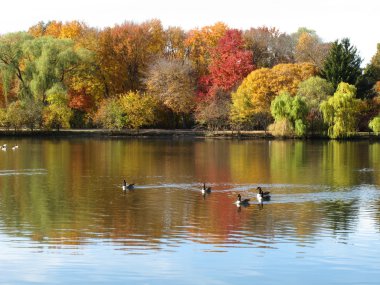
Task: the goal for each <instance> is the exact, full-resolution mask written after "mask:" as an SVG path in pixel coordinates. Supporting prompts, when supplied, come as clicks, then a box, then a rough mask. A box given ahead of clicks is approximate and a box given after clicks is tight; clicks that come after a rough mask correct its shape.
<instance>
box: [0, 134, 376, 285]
mask: <svg viewBox="0 0 380 285" xmlns="http://www.w3.org/2000/svg"><path fill="white" fill-rule="evenodd" d="M3 143H7V144H8V149H7V151H1V152H0V250H1V254H0V262H1V267H0V283H1V284H23V283H25V284H28V283H45V284H53V283H54V284H84V283H98V284H125V283H126V281H129V282H132V283H133V284H252V283H259V284H283V283H285V284H305V283H307V284H378V282H379V281H378V280H380V259H379V256H380V186H379V185H380V144H379V143H371V142H365V141H360V142H334V141H332V142H327V141H316V142H312V141H305V142H303V141H264V140H260V141H235V140H159V139H155V140H139V139H93V138H92V139H56V140H54V139H8V140H2V141H0V144H3ZM15 144H18V145H19V146H20V147H19V149H17V150H15V151H13V150H12V149H11V148H10V147H11V146H12V145H15ZM123 179H126V180H127V181H128V182H129V183H132V182H133V183H136V187H135V189H134V190H132V191H128V192H123V191H122V188H121V183H122V181H123ZM203 182H207V184H208V185H209V186H211V187H212V193H211V194H210V195H206V196H202V195H201V193H200V189H201V186H202V183H203ZM257 186H261V187H263V188H264V190H265V191H270V192H271V194H272V199H271V201H269V202H266V203H264V204H263V205H259V204H258V203H257V202H256V200H255V197H256V193H257V192H256V187H257ZM238 193H240V194H241V195H242V196H243V197H244V198H250V199H251V204H250V205H249V206H248V207H241V208H239V207H237V206H236V205H235V204H234V202H235V200H236V196H237V194H238Z"/></svg>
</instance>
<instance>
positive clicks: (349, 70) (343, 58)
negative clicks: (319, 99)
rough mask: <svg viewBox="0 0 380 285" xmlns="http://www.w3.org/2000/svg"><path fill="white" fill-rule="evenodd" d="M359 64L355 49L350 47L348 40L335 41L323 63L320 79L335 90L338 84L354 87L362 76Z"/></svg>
mask: <svg viewBox="0 0 380 285" xmlns="http://www.w3.org/2000/svg"><path fill="white" fill-rule="evenodd" d="M361 62H362V59H361V58H360V56H359V55H358V54H357V49H356V47H354V46H352V45H351V43H350V40H349V39H348V38H344V39H343V40H341V42H338V41H335V42H334V43H333V44H332V46H331V49H330V53H329V54H328V56H327V58H326V60H325V62H324V65H323V68H322V71H321V74H322V77H324V78H325V79H326V80H327V81H329V82H331V83H332V84H333V85H334V88H337V87H338V84H339V83H340V82H346V83H349V84H351V85H356V83H357V80H358V79H359V77H360V76H361V74H362V69H361V68H360V64H361Z"/></svg>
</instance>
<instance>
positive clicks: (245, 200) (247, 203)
mask: <svg viewBox="0 0 380 285" xmlns="http://www.w3.org/2000/svg"><path fill="white" fill-rule="evenodd" d="M237 197H238V199H237V200H236V202H235V203H236V205H238V206H241V205H249V200H250V199H243V200H242V199H241V195H240V194H238V195H237Z"/></svg>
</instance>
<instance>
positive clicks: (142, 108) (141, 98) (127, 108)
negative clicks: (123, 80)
mask: <svg viewBox="0 0 380 285" xmlns="http://www.w3.org/2000/svg"><path fill="white" fill-rule="evenodd" d="M120 103H121V106H122V108H123V110H124V112H125V113H126V125H127V126H129V127H131V128H132V129H140V128H141V127H142V126H148V125H152V124H153V123H154V121H155V117H156V108H157V100H156V99H155V98H154V97H153V96H151V95H147V94H140V93H139V92H129V93H127V94H124V95H122V96H121V97H120Z"/></svg>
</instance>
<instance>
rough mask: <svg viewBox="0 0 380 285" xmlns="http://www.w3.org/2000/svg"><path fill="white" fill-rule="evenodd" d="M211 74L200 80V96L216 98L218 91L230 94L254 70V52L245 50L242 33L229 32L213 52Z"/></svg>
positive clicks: (237, 31)
mask: <svg viewBox="0 0 380 285" xmlns="http://www.w3.org/2000/svg"><path fill="white" fill-rule="evenodd" d="M211 57H212V61H211V64H210V66H209V68H208V69H209V74H207V75H204V76H202V77H201V78H200V79H199V82H198V84H199V92H198V96H200V97H201V98H203V97H205V96H214V95H215V94H216V92H217V91H218V90H222V91H225V92H230V91H231V90H232V89H233V88H234V87H236V85H237V84H239V83H240V82H241V81H242V80H243V79H244V78H245V77H246V76H247V75H248V74H249V73H250V72H251V71H252V70H254V65H253V63H252V62H253V56H252V52H251V51H248V50H245V49H244V41H243V37H242V33H241V31H239V30H235V29H234V30H228V31H227V32H226V34H225V36H224V37H222V38H221V39H220V40H219V43H218V45H217V46H216V48H215V49H214V50H213V51H212V54H211Z"/></svg>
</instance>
